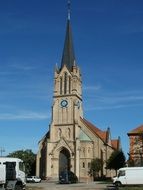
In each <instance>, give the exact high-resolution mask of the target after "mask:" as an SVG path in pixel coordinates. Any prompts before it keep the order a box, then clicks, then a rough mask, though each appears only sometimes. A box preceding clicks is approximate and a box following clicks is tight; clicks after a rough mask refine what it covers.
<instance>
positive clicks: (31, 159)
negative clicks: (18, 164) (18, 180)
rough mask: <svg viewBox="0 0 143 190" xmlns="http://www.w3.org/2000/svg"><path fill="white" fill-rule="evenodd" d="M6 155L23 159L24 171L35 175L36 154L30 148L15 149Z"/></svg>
mask: <svg viewBox="0 0 143 190" xmlns="http://www.w3.org/2000/svg"><path fill="white" fill-rule="evenodd" d="M8 157H14V158H20V159H22V160H23V161H24V164H25V172H26V174H27V175H35V169H36V154H34V153H33V152H32V150H29V149H27V150H17V151H15V152H12V153H10V154H9V155H8Z"/></svg>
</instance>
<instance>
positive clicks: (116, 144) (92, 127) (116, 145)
mask: <svg viewBox="0 0 143 190" xmlns="http://www.w3.org/2000/svg"><path fill="white" fill-rule="evenodd" d="M80 119H81V122H83V123H84V124H85V125H86V127H88V129H89V130H91V131H92V132H93V133H94V134H96V135H97V136H98V137H99V138H100V139H101V140H102V141H103V142H104V143H108V142H107V140H108V139H107V138H108V130H107V131H102V130H100V129H99V128H97V127H96V126H95V125H93V124H92V123H90V122H89V121H87V120H86V119H84V118H80ZM111 146H112V148H114V149H119V146H120V140H119V139H114V140H111Z"/></svg>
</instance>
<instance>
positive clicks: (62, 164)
mask: <svg viewBox="0 0 143 190" xmlns="http://www.w3.org/2000/svg"><path fill="white" fill-rule="evenodd" d="M69 170H70V152H69V151H68V150H67V149H66V148H63V149H62V150H61V151H60V154H59V174H60V173H61V172H63V171H69Z"/></svg>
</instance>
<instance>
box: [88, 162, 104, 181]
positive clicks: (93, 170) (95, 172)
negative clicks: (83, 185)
mask: <svg viewBox="0 0 143 190" xmlns="http://www.w3.org/2000/svg"><path fill="white" fill-rule="evenodd" d="M102 169H103V161H102V160H101V159H100V158H95V159H93V160H92V161H91V166H90V171H89V174H90V175H91V176H93V178H94V179H95V178H96V177H99V172H100V171H102Z"/></svg>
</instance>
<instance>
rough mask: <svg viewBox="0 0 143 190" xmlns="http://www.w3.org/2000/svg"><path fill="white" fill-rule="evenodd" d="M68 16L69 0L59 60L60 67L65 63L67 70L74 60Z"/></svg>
mask: <svg viewBox="0 0 143 190" xmlns="http://www.w3.org/2000/svg"><path fill="white" fill-rule="evenodd" d="M70 17H71V6H70V0H68V19H67V28H66V37H65V43H64V49H63V55H62V61H61V69H62V68H63V66H64V65H66V67H67V68H68V69H69V71H71V69H72V67H73V65H74V61H75V55H74V48H73V41H72V31H71V24H70Z"/></svg>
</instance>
